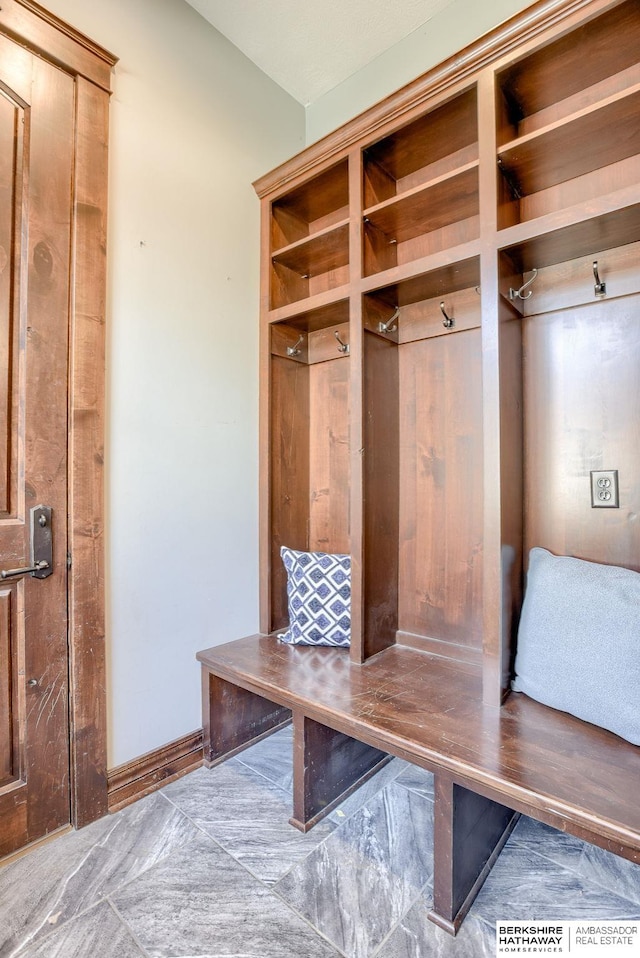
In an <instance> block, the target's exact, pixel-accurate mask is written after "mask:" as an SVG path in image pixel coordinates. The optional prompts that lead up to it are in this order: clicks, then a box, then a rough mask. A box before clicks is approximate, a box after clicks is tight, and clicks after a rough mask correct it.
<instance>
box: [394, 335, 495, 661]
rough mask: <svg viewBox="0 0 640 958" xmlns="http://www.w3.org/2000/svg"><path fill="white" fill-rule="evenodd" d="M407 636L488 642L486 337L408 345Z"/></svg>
mask: <svg viewBox="0 0 640 958" xmlns="http://www.w3.org/2000/svg"><path fill="white" fill-rule="evenodd" d="M399 349H400V481H399V491H400V593H399V595H400V597H399V625H398V627H399V628H400V630H401V631H403V632H408V633H412V634H414V635H420V634H421V635H427V636H431V637H433V638H436V639H441V640H443V641H447V642H452V643H454V644H457V645H467V646H472V647H477V646H478V645H479V644H480V642H481V635H482V515H483V513H482V502H483V499H482V486H483V483H482V419H481V409H482V402H481V396H482V384H481V354H480V331H479V329H472V330H466V331H464V332H458V333H453V334H451V335H449V336H441V337H437V338H434V339H429V340H426V341H422V342H416V343H413V344H410V345H409V344H408V345H404V346H400V347H399Z"/></svg>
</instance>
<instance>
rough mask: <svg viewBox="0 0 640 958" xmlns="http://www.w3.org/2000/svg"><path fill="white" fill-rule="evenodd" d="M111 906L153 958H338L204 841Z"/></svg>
mask: <svg viewBox="0 0 640 958" xmlns="http://www.w3.org/2000/svg"><path fill="white" fill-rule="evenodd" d="M111 900H112V901H113V903H114V905H115V907H116V909H117V911H118V913H119V914H120V915H121V917H122V918H123V919H124V921H125V922H126V923H127V925H128V926H129V927H130V928H131V929H132V931H133V933H134V934H135V936H136V939H137V940H138V941H139V942H140V943H141V944H142V946H143V947H144V949H145V950H146V952H147V953H148V955H150V956H151V958H175V956H185V955H188V956H189V958H222V956H234V958H238V956H241V958H293V956H295V958H337V956H338V954H339V953H338V952H336V950H335V949H334V948H333V947H331V945H329V944H328V943H327V942H326V941H324V940H323V939H322V938H320V937H319V936H318V935H316V934H315V933H314V932H313V930H312V929H311V928H309V926H308V925H307V924H306V922H304V921H302V919H301V918H300V917H298V916H297V915H295V914H294V913H293V912H292V911H291V910H290V909H289V908H287V906H286V905H285V904H284V903H283V902H282V901H281V900H280V899H279V898H278V896H277V895H274V894H273V893H272V892H271V891H270V890H269V889H268V888H266V887H265V886H264V885H263V884H262V883H261V882H259V881H257V880H256V879H255V878H253V877H252V876H251V875H250V874H249V873H248V872H247V871H246V870H245V869H244V868H242V866H241V865H239V864H238V863H237V862H235V861H234V860H233V858H231V856H230V855H228V854H227V853H226V852H225V851H223V850H222V849H221V848H219V847H218V846H217V845H216V843H215V842H213V841H211V839H209V838H207V836H206V835H200V836H199V837H198V838H195V839H194V840H193V841H191V842H190V843H189V844H188V845H187V846H185V847H184V848H183V849H182V850H181V851H179V852H176V853H175V854H173V855H171V857H170V858H166V859H164V860H163V861H162V862H159V864H157V865H156V866H155V867H154V868H150V869H149V870H148V871H146V872H145V873H144V874H143V875H141V876H140V877H139V878H136V879H134V880H133V881H132V882H130V883H129V884H128V885H127V886H125V887H124V888H122V889H120V891H118V892H116V894H115V895H113V896H112V899H111Z"/></svg>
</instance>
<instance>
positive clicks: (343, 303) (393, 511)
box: [198, 0, 640, 933]
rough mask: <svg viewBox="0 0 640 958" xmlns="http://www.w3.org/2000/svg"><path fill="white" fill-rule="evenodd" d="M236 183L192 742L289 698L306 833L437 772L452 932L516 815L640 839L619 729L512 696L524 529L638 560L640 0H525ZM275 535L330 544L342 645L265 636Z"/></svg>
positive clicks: (557, 548) (254, 725)
mask: <svg viewBox="0 0 640 958" xmlns="http://www.w3.org/2000/svg"><path fill="white" fill-rule="evenodd" d="M255 186H256V190H257V192H258V194H259V196H260V198H261V203H262V293H261V295H262V308H261V319H260V324H261V343H262V346H261V369H260V376H261V452H260V455H261V470H262V471H261V553H260V555H261V634H260V635H256V636H249V637H247V638H244V639H240V640H237V641H233V642H229V643H228V644H226V645H223V646H219V647H216V648H212V649H209V650H207V651H205V652H202V653H200V654H199V656H198V658H199V660H200V662H201V664H202V671H203V705H204V726H205V758H206V760H207V761H208V762H209V763H210V764H213V763H215V762H217V761H221V760H222V759H224V758H226V757H228V756H229V755H232V754H234V753H235V752H236V751H238V750H239V749H241V748H244V747H246V746H247V745H249V744H251V743H252V742H254V741H256V740H257V739H258V738H260V737H262V736H264V735H267V734H269V733H270V732H271V731H273V730H274V729H276V728H278V727H280V726H281V725H282V724H284V723H286V722H288V721H290V720H291V719H292V720H293V726H294V799H293V816H292V822H293V823H294V824H296V825H297V826H298V827H300V828H302V829H306V828H309V827H311V826H312V825H313V824H314V823H315V822H316V821H317V820H318V819H319V818H321V817H322V816H323V815H324V814H326V813H327V811H329V810H330V809H331V808H332V807H333V806H334V805H335V804H336V803H337V802H338V801H339V800H340V799H341V798H343V797H344V795H345V794H346V793H347V792H348V791H349V790H350V789H352V788H355V787H356V786H357V785H358V784H359V783H360V782H361V781H363V780H364V779H365V778H366V777H367V776H368V775H370V774H372V773H373V771H375V770H376V769H377V768H378V767H379V766H380V764H382V763H384V762H385V761H387V760H388V756H389V755H397V756H400V757H402V758H404V759H408V760H409V761H411V762H414V763H416V764H418V765H420V766H422V767H424V768H426V769H429V770H431V771H433V772H434V775H435V812H434V904H433V911H432V914H431V917H432V918H433V920H434V921H436V922H437V923H438V924H440V925H441V926H443V927H444V928H446V929H447V930H448V931H450V932H452V933H455V931H456V930H457V928H458V926H459V924H460V922H461V921H462V919H463V918H464V915H465V913H466V911H467V910H468V908H469V907H470V905H471V903H472V901H473V899H474V897H475V895H476V894H477V891H478V890H479V888H480V886H481V885H482V882H483V881H484V879H485V877H486V875H487V874H488V872H489V870H490V868H491V865H492V864H493V862H494V860H495V858H496V857H497V855H498V854H499V852H500V849H501V847H502V845H503V844H504V842H505V841H506V838H507V837H508V835H509V833H510V830H511V828H512V827H513V825H514V823H515V820H516V819H517V815H518V813H520V812H525V813H527V814H529V815H532V816H533V817H535V818H537V819H539V820H541V821H543V822H546V823H547V824H550V825H552V826H554V827H556V828H560V829H562V830H564V831H567V832H570V833H573V834H575V835H578V836H580V837H581V838H584V839H586V840H588V841H591V842H593V843H595V844H597V845H600V846H602V847H604V848H607V849H609V850H611V851H613V852H615V853H616V854H619V855H622V856H624V857H627V858H629V859H631V860H633V861H636V862H640V806H639V804H638V801H637V794H638V784H639V783H640V749H639V748H638V747H637V746H634V745H632V744H629V743H627V742H625V741H624V740H623V739H621V738H618V737H617V736H615V735H614V734H613V733H610V732H607V731H605V730H603V729H600V728H598V727H596V726H594V725H590V724H588V723H586V722H583V721H580V720H579V719H577V718H574V717H572V716H571V715H568V714H566V713H563V712H559V711H556V710H554V709H551V708H548V707H546V706H544V705H541V704H540V703H538V702H535V701H533V700H532V699H529V698H527V697H526V696H525V695H522V694H516V693H512V694H510V691H509V689H510V681H511V678H512V674H513V662H514V656H515V649H516V637H517V629H518V621H519V612H520V608H521V604H522V597H523V588H524V579H525V574H526V564H527V556H528V553H529V550H530V549H531V548H532V547H533V546H542V547H544V548H545V549H547V550H549V551H550V552H552V553H555V554H557V555H569V556H575V557H578V558H581V559H587V560H592V561H595V562H598V563H603V564H609V565H618V566H623V567H626V568H629V569H632V570H634V571H636V572H637V571H640V519H639V516H640V2H639V0H569V2H567V0H547V2H544V0H543V2H541V3H537V4H535V5H534V6H532V7H530V8H529V9H527V10H526V11H525V12H524V13H523V14H521V15H520V16H518V17H516V18H514V19H512V20H510V21H508V22H507V23H506V24H505V25H503V26H502V27H500V28H498V29H497V30H495V31H494V32H493V33H491V34H490V35H488V36H486V37H484V38H482V39H481V40H480V41H478V42H477V43H474V44H473V45H472V46H470V47H468V48H466V49H465V50H463V51H461V52H460V53H459V54H457V55H456V56H454V57H452V58H451V59H449V60H448V61H446V62H445V63H443V64H441V65H440V66H438V67H436V68H435V69H433V70H431V71H430V72H429V73H427V74H426V75H424V76H423V77H421V78H419V79H418V80H416V81H415V82H413V83H411V84H409V85H408V86H407V87H405V88H403V89H402V90H400V91H399V92H398V93H396V94H394V95H392V96H390V97H388V98H387V99H386V100H384V101H382V102H381V103H379V104H378V105H376V106H374V107H373V108H372V109H370V110H368V111H367V112H366V113H364V114H362V115H360V116H358V117H356V118H355V119H354V120H353V121H351V122H349V123H347V124H346V125H345V126H344V127H342V128H341V129H339V130H337V131H335V132H334V133H332V134H330V135H329V136H327V137H325V138H324V139H323V140H321V141H319V142H318V143H316V144H314V145H312V146H310V147H309V148H308V149H307V150H305V151H304V152H302V153H301V154H299V155H298V156H296V157H294V158H293V159H292V160H290V161H289V162H287V163H285V164H283V165H282V166H280V167H279V168H278V169H276V170H274V171H273V172H271V173H269V174H267V175H266V176H264V177H263V178H262V179H260V180H259V181H258V182H257V183H256V184H255ZM603 469H610V470H617V471H618V477H619V502H620V506H619V508H614V509H609V508H602V509H601V508H593V507H592V502H591V486H590V472H591V471H592V470H603ZM281 546H288V547H289V548H292V549H298V550H309V551H320V552H330V553H349V554H350V555H351V560H352V640H351V650H350V652H349V651H346V650H343V649H329V648H312V647H300V646H290V645H286V644H283V643H281V642H278V640H277V638H276V633H278V632H281V631H282V630H283V629H284V628H285V627H286V625H287V618H288V617H287V594H286V574H285V569H284V567H283V564H282V561H281V558H280V548H281ZM230 638H231V637H230ZM610 654H611V656H612V657H614V656H615V655H616V648H615V643H613V645H612V647H611V649H610ZM639 707H640V703H639Z"/></svg>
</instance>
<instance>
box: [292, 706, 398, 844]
mask: <svg viewBox="0 0 640 958" xmlns="http://www.w3.org/2000/svg"><path fill="white" fill-rule="evenodd" d="M390 759H391V756H390V755H387V753H386V752H381V751H380V750H379V749H377V748H373V747H372V746H370V745H365V744H364V743H363V742H359V741H358V740H357V739H355V738H351V737H350V736H349V735H344V734H343V733H342V732H336V731H334V730H333V729H330V728H327V726H326V725H320V724H319V723H318V722H314V721H313V720H312V719H310V718H307V717H306V716H305V715H303V714H302V712H299V711H297V710H295V709H294V712H293V817H292V818H291V819H290V822H291V824H292V825H295V827H296V828H299V829H300V831H302V832H306V831H308V830H309V829H310V828H312V827H313V826H314V825H315V824H316V822H319V821H320V819H321V818H324V816H325V815H327V814H328V813H329V812H330V811H331V810H332V809H333V808H335V806H336V805H338V804H339V803H340V802H341V801H342V800H343V799H344V798H346V797H347V795H349V794H350V793H351V792H352V791H354V789H356V788H357V787H358V786H359V785H361V784H362V783H363V782H364V781H366V780H367V779H368V778H369V777H370V776H371V775H373V774H374V772H377V771H378V769H379V768H382V766H383V765H385V764H386V763H387V762H388V761H390Z"/></svg>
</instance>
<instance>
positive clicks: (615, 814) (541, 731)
mask: <svg viewBox="0 0 640 958" xmlns="http://www.w3.org/2000/svg"><path fill="white" fill-rule="evenodd" d="M197 657H198V660H199V661H200V663H201V664H202V671H203V716H204V727H205V761H206V762H207V764H208V765H213V764H216V763H217V762H219V761H222V760H224V759H225V758H228V757H230V756H231V755H233V754H235V753H236V752H238V751H240V750H241V749H242V748H246V747H247V746H249V745H251V744H253V743H254V742H256V741H258V740H259V739H260V738H262V737H264V736H265V735H267V734H270V733H271V732H273V731H275V730H276V729H277V728H279V727H281V726H282V725H283V724H286V723H287V722H289V721H290V720H291V719H293V726H294V787H293V788H294V794H293V816H292V819H291V821H292V824H294V825H296V826H297V827H298V828H301V829H302V830H306V829H307V828H309V827H311V826H312V825H313V824H315V822H317V821H318V820H319V819H320V818H322V817H323V815H325V814H326V813H327V812H328V811H330V810H331V808H333V807H334V806H335V805H336V804H337V803H338V802H339V801H341V800H342V799H343V798H344V797H345V795H346V794H348V793H349V791H351V790H353V788H355V787H357V785H359V784H360V783H361V782H362V781H363V780H364V779H365V778H366V777H368V776H369V775H371V774H373V772H374V771H376V770H377V768H379V767H380V765H381V764H383V763H384V762H385V761H387V760H388V756H390V755H395V756H398V757H400V758H403V759H406V760H407V761H409V762H413V763H414V764H416V765H419V766H421V767H422V768H425V769H428V770H429V771H431V772H433V773H434V776H435V815H434V821H435V825H434V906H433V911H432V913H431V918H432V920H434V921H435V922H436V923H437V924H439V925H441V926H442V927H444V928H446V929H447V930H448V931H449V932H451V933H454V934H455V932H456V930H457V928H458V927H459V925H460V922H461V921H462V919H463V918H464V915H465V914H466V912H467V910H468V908H469V907H470V905H471V904H472V902H473V899H474V898H475V895H476V894H477V892H478V891H479V889H480V887H481V885H482V883H483V881H484V880H485V878H486V876H487V874H488V873H489V870H490V868H491V866H492V864H493V862H494V861H495V859H496V857H497V855H498V854H499V852H500V849H501V848H502V845H503V844H504V842H505V841H506V839H507V838H508V835H509V834H510V831H511V829H512V828H513V826H514V825H515V822H516V820H517V817H518V815H517V813H520V812H523V813H525V814H527V815H530V816H532V817H533V818H536V819H538V820H540V821H542V822H545V823H546V824H548V825H551V826H553V827H555V828H558V829H561V830H562V831H566V832H569V833H571V834H573V835H577V836H578V837H580V838H582V839H584V840H586V841H589V842H591V843H593V844H596V845H599V846H600V847H602V848H605V849H608V850H609V851H611V852H614V853H615V854H617V855H621V856H623V857H625V858H628V859H630V860H631V861H635V862H640V802H638V788H639V786H640V749H639V748H637V747H636V746H634V745H630V744H629V743H627V742H624V741H623V740H622V739H619V738H618V737H617V736H615V735H613V734H611V733H609V732H606V731H604V730H602V729H599V728H596V727H595V726H592V725H589V724H587V723H585V722H582V721H580V720H578V719H575V718H573V717H572V716H570V715H566V714H564V713H562V712H558V711H555V710H554V709H550V708H547V707H545V706H543V705H540V704H539V703H537V702H534V701H532V700H531V699H528V698H527V697H526V696H524V695H520V694H516V693H513V694H512V695H511V696H509V698H508V699H507V701H506V703H505V704H504V705H503V706H502V707H501V708H492V707H489V706H486V705H483V703H482V694H481V677H480V673H479V671H478V670H477V669H476V668H475V667H474V666H473V665H470V664H465V663H459V662H453V661H451V660H448V659H444V658H440V657H437V656H434V655H430V654H428V653H424V652H418V651H415V650H413V649H410V648H406V647H402V646H398V645H396V646H393V647H392V648H390V649H387V650H385V651H384V652H381V653H380V654H378V655H376V656H374V657H373V658H372V659H370V660H368V661H367V662H366V663H365V664H364V665H354V664H353V663H352V662H351V661H350V659H349V656H348V653H346V652H344V651H343V650H337V649H327V648H309V647H299V646H298V647H293V646H289V645H285V644H283V643H279V642H278V641H277V639H276V638H275V637H274V636H261V635H254V636H248V637H247V638H244V639H239V640H238V641H235V642H230V643H228V644H225V645H221V646H217V647H215V648H212V649H207V650H206V651H203V652H200V653H198V656H197ZM514 813H515V814H514Z"/></svg>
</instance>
